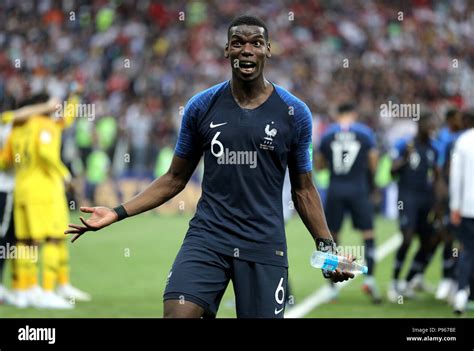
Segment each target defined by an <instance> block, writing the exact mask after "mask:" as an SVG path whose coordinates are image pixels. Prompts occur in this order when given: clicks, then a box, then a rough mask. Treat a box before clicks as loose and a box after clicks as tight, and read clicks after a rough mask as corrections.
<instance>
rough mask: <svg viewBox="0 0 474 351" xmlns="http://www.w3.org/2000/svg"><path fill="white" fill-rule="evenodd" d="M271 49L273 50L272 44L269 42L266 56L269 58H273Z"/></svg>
mask: <svg viewBox="0 0 474 351" xmlns="http://www.w3.org/2000/svg"><path fill="white" fill-rule="evenodd" d="M270 48H271V45H270V42H268V43H267V54H266V56H267V58H270V57H272V52H271V50H270Z"/></svg>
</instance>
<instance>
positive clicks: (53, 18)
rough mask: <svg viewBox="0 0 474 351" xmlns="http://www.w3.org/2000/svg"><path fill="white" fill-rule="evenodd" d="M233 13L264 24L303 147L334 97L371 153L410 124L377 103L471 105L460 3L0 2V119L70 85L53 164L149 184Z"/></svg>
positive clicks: (216, 78) (470, 32) (219, 69)
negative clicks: (306, 132) (307, 131)
mask: <svg viewBox="0 0 474 351" xmlns="http://www.w3.org/2000/svg"><path fill="white" fill-rule="evenodd" d="M245 13H249V14H252V15H257V16H260V17H262V18H263V19H264V20H265V21H266V23H267V25H268V28H269V35H270V42H271V45H272V53H273V56H272V58H271V59H270V62H269V63H268V66H267V72H266V77H267V79H269V80H270V81H272V82H274V83H277V84H279V85H282V86H283V87H285V88H287V89H289V90H290V91H291V92H292V93H293V94H295V95H296V96H298V97H299V98H301V99H302V100H303V101H304V102H306V103H307V104H308V105H309V107H310V108H311V110H312V112H313V114H314V118H315V121H316V123H315V136H316V137H317V135H318V133H320V132H321V131H322V129H324V125H326V124H327V123H328V122H329V121H330V117H329V116H331V115H332V114H333V108H334V107H335V106H336V105H337V104H339V103H341V102H343V101H347V100H353V101H355V102H356V103H357V106H358V110H359V113H360V115H361V118H362V120H364V121H365V122H366V123H367V124H369V125H370V126H371V127H373V128H375V129H376V131H377V135H378V137H379V139H380V141H381V147H382V148H383V147H386V148H388V147H389V145H384V143H390V142H391V141H393V140H395V139H397V138H399V137H400V134H403V133H406V132H407V131H409V130H412V129H413V125H414V122H413V121H411V120H401V119H400V120H397V119H387V118H385V119H384V118H380V106H381V104H385V103H387V102H388V101H392V102H393V103H410V104H413V103H416V104H421V105H422V106H423V107H424V108H429V109H430V110H432V111H434V112H435V113H436V114H437V115H439V116H444V112H445V110H446V109H447V108H448V106H456V107H458V108H466V107H469V106H470V107H472V106H473V104H474V88H473V84H474V83H473V82H474V25H473V23H474V2H473V1H469V0H451V1H448V0H446V1H435V0H413V1H372V0H355V1H342V0H341V1H338V0H335V1H323V0H308V1H301V0H292V1H289V0H288V1H286V0H277V1H260V0H252V1H243V0H240V1H237V0H226V1H219V0H209V1H155V0H115V1H112V0H110V1H108V0H90V1H82V0H23V1H16V0H3V1H1V2H0V111H3V110H8V109H12V108H14V107H15V105H16V104H17V103H18V102H19V101H21V99H23V98H24V97H26V96H28V94H34V93H36V92H39V91H44V90H46V91H48V92H49V93H50V94H51V95H55V96H59V97H61V98H63V99H65V98H66V95H68V94H70V93H71V92H76V91H78V87H81V88H80V95H81V99H82V100H81V102H82V103H84V104H90V105H93V106H94V110H93V111H94V112H93V113H94V116H92V117H93V118H85V116H82V117H83V118H80V117H81V116H79V117H78V121H77V123H76V124H75V127H74V128H73V129H72V130H71V131H69V132H67V133H66V135H65V136H64V145H65V153H64V156H65V159H66V160H65V161H66V162H68V158H69V161H71V162H72V161H74V160H75V159H82V161H83V162H82V167H86V168H87V163H88V162H89V163H90V164H94V161H95V162H96V163H99V164H101V165H102V164H104V165H105V163H106V162H105V161H101V159H100V157H102V158H104V159H105V157H106V158H107V159H108V160H109V161H110V164H111V170H112V172H114V173H115V175H117V176H120V175H123V174H133V175H138V176H148V175H150V176H151V175H153V174H154V173H155V174H156V172H157V171H156V168H157V165H156V164H157V160H158V159H159V155H160V151H162V150H165V149H166V150H167V151H169V149H170V148H172V147H173V145H174V142H175V139H176V135H177V132H178V130H179V125H180V120H181V112H182V106H184V105H185V104H186V102H187V100H188V99H189V98H190V97H191V96H192V95H193V94H195V93H197V92H199V91H200V90H202V89H205V88H207V87H210V86H212V85H214V84H217V83H219V82H221V81H223V80H225V79H229V78H230V67H229V62H228V61H226V60H225V59H224V57H223V47H224V44H225V42H226V39H227V37H226V35H227V25H228V23H229V22H230V20H231V19H232V18H233V17H235V16H236V15H238V14H245ZM89 117H91V116H89ZM100 136H102V137H101V138H100ZM98 140H99V141H98ZM104 140H105V142H104ZM98 149H101V150H100V151H101V152H102V153H101V154H100V157H96V158H95V159H93V160H91V159H90V157H89V156H90V155H91V154H92V153H93V152H94V151H97V150H98ZM168 154H169V153H168ZM123 155H130V159H129V160H128V161H129V162H128V161H127V159H123ZM124 161H125V162H124ZM77 169H80V167H78V168H77Z"/></svg>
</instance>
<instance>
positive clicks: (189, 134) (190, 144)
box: [175, 99, 202, 158]
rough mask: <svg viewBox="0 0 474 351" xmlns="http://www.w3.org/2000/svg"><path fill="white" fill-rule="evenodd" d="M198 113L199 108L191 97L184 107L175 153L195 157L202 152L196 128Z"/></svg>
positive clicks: (185, 156)
mask: <svg viewBox="0 0 474 351" xmlns="http://www.w3.org/2000/svg"><path fill="white" fill-rule="evenodd" d="M198 113H199V109H198V108H197V107H196V104H195V100H194V99H191V100H190V101H189V102H188V103H187V104H186V107H185V108H184V114H183V120H182V121H181V128H180V130H179V134H178V141H177V142H176V148H175V154H176V155H177V156H179V157H181V158H194V157H197V156H200V155H201V153H202V149H201V145H200V144H199V138H198V132H197V128H196V119H197V117H198Z"/></svg>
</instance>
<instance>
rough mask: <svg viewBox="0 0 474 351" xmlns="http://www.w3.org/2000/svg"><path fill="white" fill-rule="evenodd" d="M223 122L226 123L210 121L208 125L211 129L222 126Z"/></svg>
mask: <svg viewBox="0 0 474 351" xmlns="http://www.w3.org/2000/svg"><path fill="white" fill-rule="evenodd" d="M224 124H227V122H224V123H218V124H214V122H211V125H210V126H209V127H210V128H211V129H212V128H216V127H220V126H223V125H224Z"/></svg>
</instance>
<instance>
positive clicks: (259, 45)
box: [224, 25, 271, 81]
mask: <svg viewBox="0 0 474 351" xmlns="http://www.w3.org/2000/svg"><path fill="white" fill-rule="evenodd" d="M264 32H265V29H264V28H262V27H258V26H248V25H239V26H235V27H232V28H231V29H230V33H229V34H230V37H229V43H227V44H226V46H225V51H224V53H225V57H226V58H229V59H230V64H231V67H232V73H233V75H234V76H236V77H237V78H240V79H241V80H243V81H252V80H254V79H256V78H258V77H260V76H261V75H262V73H263V68H264V67H265V60H266V58H267V57H270V56H271V55H270V43H267V42H266V41H265V37H264Z"/></svg>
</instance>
